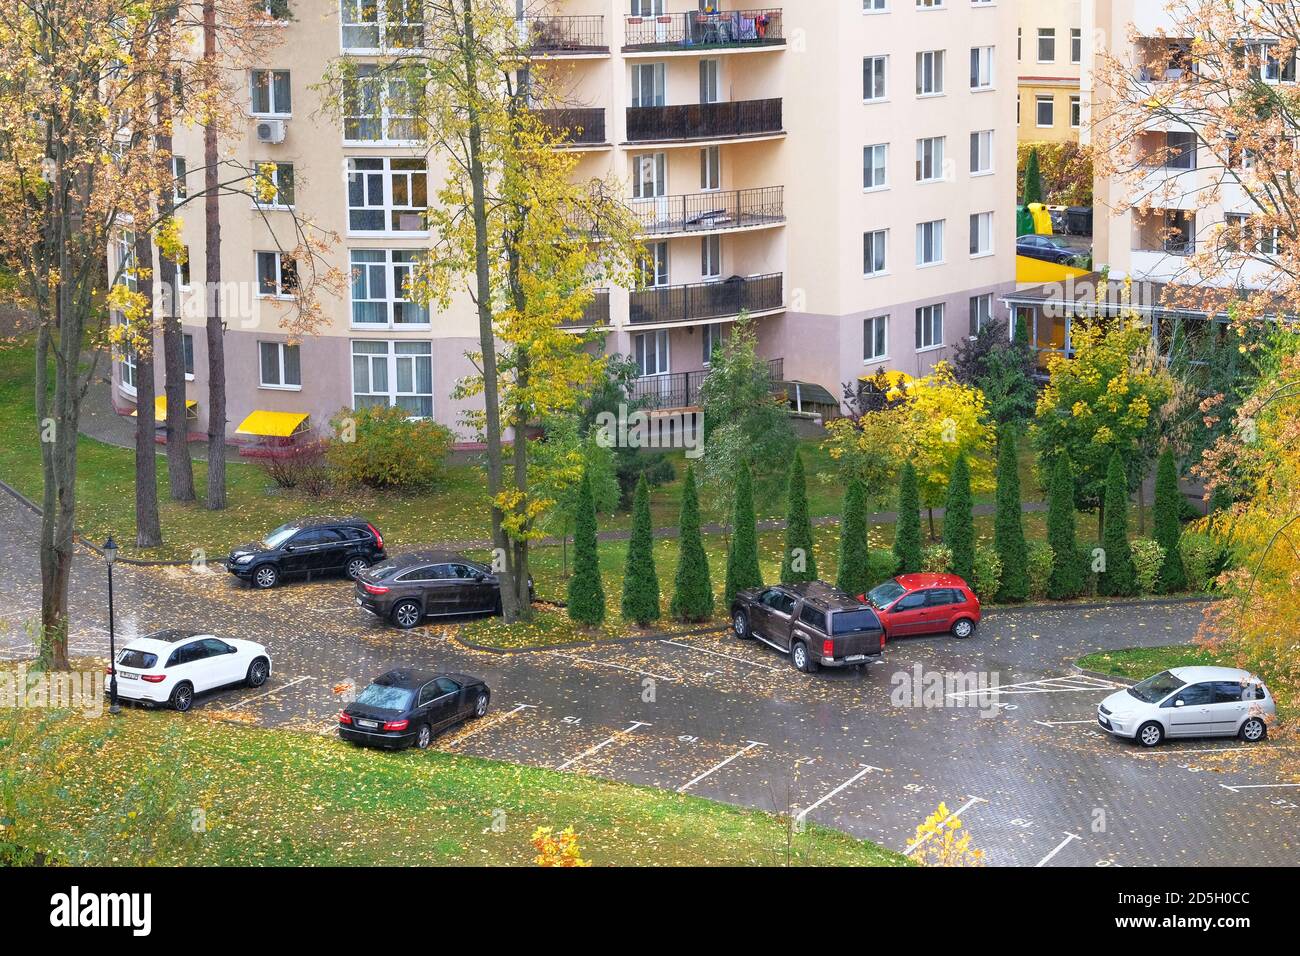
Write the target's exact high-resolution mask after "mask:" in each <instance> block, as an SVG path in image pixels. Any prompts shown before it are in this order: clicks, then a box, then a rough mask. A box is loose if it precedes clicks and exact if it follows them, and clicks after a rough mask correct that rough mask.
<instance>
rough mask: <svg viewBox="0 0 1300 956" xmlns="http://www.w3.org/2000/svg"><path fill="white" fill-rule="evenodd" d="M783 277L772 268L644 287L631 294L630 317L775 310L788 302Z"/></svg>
mask: <svg viewBox="0 0 1300 956" xmlns="http://www.w3.org/2000/svg"><path fill="white" fill-rule="evenodd" d="M781 280H782V275H781V273H779V272H773V273H770V274H769V275H761V276H732V277H731V278H730V279H726V280H724V281H722V282H692V283H689V284H687V285H668V286H660V287H658V288H651V289H642V290H640V291H638V292H633V293H632V294H631V297H630V299H629V307H628V321H629V322H630V323H631V324H632V325H659V324H666V323H672V322H694V321H698V320H704V319H721V318H728V317H730V316H736V315H739V314H740V313H741V312H772V311H775V310H777V309H780V308H783V307H784V305H785V299H784V297H783V289H782V281H781Z"/></svg>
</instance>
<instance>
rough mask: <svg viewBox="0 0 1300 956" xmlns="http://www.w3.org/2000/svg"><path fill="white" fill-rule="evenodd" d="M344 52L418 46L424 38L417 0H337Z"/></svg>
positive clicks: (409, 48) (413, 47) (412, 48)
mask: <svg viewBox="0 0 1300 956" xmlns="http://www.w3.org/2000/svg"><path fill="white" fill-rule="evenodd" d="M339 21H340V23H342V25H343V36H342V44H343V50H344V52H348V53H357V52H363V51H371V50H375V51H393V50H414V49H419V48H420V46H422V45H423V42H424V10H423V7H422V5H421V0H339Z"/></svg>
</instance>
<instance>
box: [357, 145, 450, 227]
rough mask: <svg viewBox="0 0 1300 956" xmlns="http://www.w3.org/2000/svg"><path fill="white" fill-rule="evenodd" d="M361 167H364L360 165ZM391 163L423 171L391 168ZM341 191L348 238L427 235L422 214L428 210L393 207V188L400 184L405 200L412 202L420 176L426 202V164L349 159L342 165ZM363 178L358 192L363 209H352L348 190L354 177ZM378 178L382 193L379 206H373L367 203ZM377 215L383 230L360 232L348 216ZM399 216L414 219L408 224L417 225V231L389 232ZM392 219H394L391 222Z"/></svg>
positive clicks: (403, 159)
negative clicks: (376, 165)
mask: <svg viewBox="0 0 1300 956" xmlns="http://www.w3.org/2000/svg"><path fill="white" fill-rule="evenodd" d="M376 162H378V163H379V164H380V165H379V166H378V167H375V168H372V166H373V164H374V163H376ZM363 163H364V164H365V165H364V166H362V165H360V164H363ZM395 163H412V164H414V163H423V164H424V166H423V169H421V168H420V167H418V166H415V165H412V167H411V168H409V169H407V168H396V169H395V168H394V164H395ZM344 173H345V177H346V178H345V183H344V186H345V189H344V199H345V201H346V203H347V224H348V235H349V236H427V235H428V234H429V228H428V223H427V222H426V221H425V217H424V213H425V212H426V211H427V209H428V206H414V205H397V204H395V202H394V199H393V197H394V194H395V192H396V191H397V190H395V188H394V187H395V184H397V183H399V182H404V186H403V188H404V191H405V192H406V196H407V198H408V199H410V198H412V197H413V195H414V194H415V192H416V191H417V183H419V181H420V178H421V176H423V181H424V195H425V199H426V201H427V200H428V196H429V167H428V162H427V161H426V160H423V159H420V158H419V157H413V156H350V157H348V160H347V163H346V164H345V170H344ZM357 176H360V177H363V179H362V181H361V187H360V188H361V189H362V192H363V196H362V199H363V205H359V206H354V205H352V186H353V179H354V177H357ZM375 176H378V177H380V183H379V188H380V191H381V192H382V194H383V195H382V198H381V200H380V203H381V204H380V205H375V204H374V203H373V202H372V201H371V200H373V199H374V196H373V195H372V187H373V185H374V179H373V177H375ZM376 210H378V211H380V212H381V213H382V215H383V221H384V228H383V229H363V228H353V226H352V213H353V211H358V212H373V211H376ZM403 216H414V217H416V218H415V220H413V221H412V222H411V223H410V224H411V225H414V224H415V222H418V223H419V226H418V228H412V229H402V228H393V224H394V222H396V223H397V224H398V226H399V227H400V226H401V224H402V222H403V219H402V217H403ZM395 217H396V218H395Z"/></svg>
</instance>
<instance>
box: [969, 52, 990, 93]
mask: <svg viewBox="0 0 1300 956" xmlns="http://www.w3.org/2000/svg"><path fill="white" fill-rule="evenodd" d="M970 88H971V89H972V90H991V89H993V47H991V46H973V47H971V48H970Z"/></svg>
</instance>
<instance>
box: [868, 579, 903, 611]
mask: <svg viewBox="0 0 1300 956" xmlns="http://www.w3.org/2000/svg"><path fill="white" fill-rule="evenodd" d="M906 593H907V588H905V587H903V586H902V585H901V584H899V583H898V582H897V581H886V582H885V583H884V584H882V585H880V586H879V587H876V588H872V589H871V592H870V593H869V594H868V595H867V600H868V601H870V602H871V603H872V604H874V605H875V606H876V607H878V608H882V609H883V608H887V607H889V605H891V604H893V603H894V602H895V601H897V600H898V599H899V598H900V597H902V596H903V595H904V594H906Z"/></svg>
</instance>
